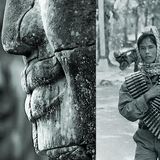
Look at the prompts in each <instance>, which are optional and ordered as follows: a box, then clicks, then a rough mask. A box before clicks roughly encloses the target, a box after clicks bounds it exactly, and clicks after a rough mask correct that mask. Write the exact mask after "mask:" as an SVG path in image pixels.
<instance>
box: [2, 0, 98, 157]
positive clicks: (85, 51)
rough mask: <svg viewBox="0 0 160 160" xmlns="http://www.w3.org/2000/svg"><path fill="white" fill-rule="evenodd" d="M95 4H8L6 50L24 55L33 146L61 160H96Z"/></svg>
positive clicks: (15, 0) (11, 0)
mask: <svg viewBox="0 0 160 160" xmlns="http://www.w3.org/2000/svg"><path fill="white" fill-rule="evenodd" d="M95 3H96V2H94V1H92V0H80V1H75V0H71V1H68V0H60V1H53V0H35V1H34V0H32V1H31V0H30V1H28V2H26V1H25V0H8V1H7V5H6V7H7V9H6V14H5V23H4V26H3V36H2V39H3V45H4V48H5V49H6V51H8V52H9V53H12V54H18V55H19V54H20V55H23V56H24V61H25V64H26V67H25V69H24V71H23V72H22V87H23V89H24V90H25V91H26V94H27V98H26V102H25V111H26V114H27V116H28V118H29V120H30V121H31V123H32V129H33V141H34V146H35V149H36V151H37V153H39V154H47V155H48V157H51V158H55V159H57V160H58V159H59V160H94V159H95V139H96V136H95V134H96V133H95V123H96V122H95V117H96V115H95V97H96V92H95V74H96V73H95V11H96V9H95V6H96V4H95ZM22 5H23V7H22ZM44 8H45V9H44ZM18 9H19V10H18ZM17 11H18V12H19V14H17ZM11 12H12V14H11ZM14 15H17V16H19V19H18V18H14ZM12 18H13V21H11V19H12ZM10 23H13V24H12V25H9V24H10ZM16 25H18V26H16ZM13 31H14V33H15V34H17V35H18V36H16V35H14V34H13ZM6 32H7V33H6Z"/></svg>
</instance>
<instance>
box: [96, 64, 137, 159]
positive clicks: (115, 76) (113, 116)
mask: <svg viewBox="0 0 160 160" xmlns="http://www.w3.org/2000/svg"><path fill="white" fill-rule="evenodd" d="M105 66H106V62H104V61H102V62H101V63H100V65H99V66H97V75H96V76H97V78H96V80H97V98H96V99H97V103H96V106H97V111H96V115H97V117H96V119H97V127H96V128H97V149H96V150H97V154H96V155H97V158H96V160H134V153H135V147H136V146H135V143H134V141H133V138H132V137H133V134H134V132H135V131H136V129H137V122H134V123H133V122H129V121H128V120H126V119H125V118H123V117H122V116H121V115H120V114H119V112H118V106H117V105H118V95H119V88H120V85H121V84H122V82H123V80H124V76H125V75H126V74H128V73H129V72H131V70H127V71H125V72H122V71H120V70H119V69H118V67H116V68H113V69H109V68H107V67H106V68H105Z"/></svg>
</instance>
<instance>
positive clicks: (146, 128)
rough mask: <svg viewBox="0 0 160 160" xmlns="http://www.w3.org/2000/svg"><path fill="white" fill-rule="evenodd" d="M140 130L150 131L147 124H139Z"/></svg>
mask: <svg viewBox="0 0 160 160" xmlns="http://www.w3.org/2000/svg"><path fill="white" fill-rule="evenodd" d="M138 126H139V129H144V130H148V127H147V126H146V125H145V124H142V123H141V124H139V125H138Z"/></svg>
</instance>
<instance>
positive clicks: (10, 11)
mask: <svg viewBox="0 0 160 160" xmlns="http://www.w3.org/2000/svg"><path fill="white" fill-rule="evenodd" d="M23 3H24V4H25V5H20V4H23ZM33 4H34V0H30V1H28V2H27V3H26V2H25V0H8V1H7V2H6V9H5V15H4V17H5V18H4V23H3V29H2V44H3V48H4V50H5V51H6V52H8V53H10V54H16V55H28V54H30V52H31V50H32V48H33V47H32V46H29V45H27V44H25V43H23V42H22V41H21V38H20V26H21V22H22V20H23V18H24V16H25V14H26V13H27V12H28V11H29V10H30V9H31V8H32V7H33Z"/></svg>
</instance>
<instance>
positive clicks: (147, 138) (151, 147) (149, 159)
mask: <svg viewBox="0 0 160 160" xmlns="http://www.w3.org/2000/svg"><path fill="white" fill-rule="evenodd" d="M133 139H134V141H135V142H136V144H137V147H136V153H135V159H134V160H158V159H159V160H160V140H158V139H157V138H156V137H155V136H154V135H153V134H152V133H151V132H150V131H148V130H147V129H138V130H137V132H136V133H135V135H134V136H133Z"/></svg>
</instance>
